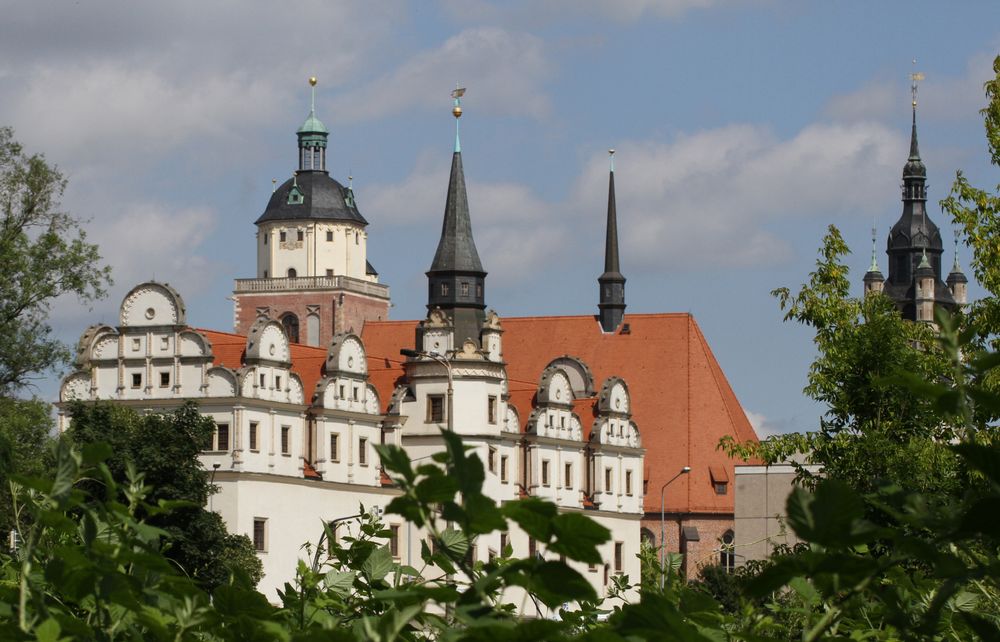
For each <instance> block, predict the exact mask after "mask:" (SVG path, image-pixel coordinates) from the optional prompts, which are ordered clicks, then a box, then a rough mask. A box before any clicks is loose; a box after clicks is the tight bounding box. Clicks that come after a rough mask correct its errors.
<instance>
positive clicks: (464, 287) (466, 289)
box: [462, 282, 469, 296]
mask: <svg viewBox="0 0 1000 642" xmlns="http://www.w3.org/2000/svg"><path fill="white" fill-rule="evenodd" d="M462 296H469V284H468V283H465V282H462Z"/></svg>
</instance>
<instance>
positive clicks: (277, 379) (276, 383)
mask: <svg viewBox="0 0 1000 642" xmlns="http://www.w3.org/2000/svg"><path fill="white" fill-rule="evenodd" d="M274 387H275V389H277V390H281V377H279V376H275V377H274Z"/></svg>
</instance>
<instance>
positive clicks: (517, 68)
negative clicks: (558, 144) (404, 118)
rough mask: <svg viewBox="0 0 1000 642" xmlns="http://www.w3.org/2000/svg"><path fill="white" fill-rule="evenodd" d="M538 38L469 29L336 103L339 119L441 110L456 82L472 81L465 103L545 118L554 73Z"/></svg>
mask: <svg viewBox="0 0 1000 642" xmlns="http://www.w3.org/2000/svg"><path fill="white" fill-rule="evenodd" d="M551 72H552V65H551V63H550V62H549V60H548V58H547V56H546V54H545V50H544V46H543V42H542V40H541V39H540V38H537V37H535V36H533V35H530V34H526V33H514V32H510V31H505V30H503V29H498V28H494V27H484V28H476V29H467V30H465V31H462V32H460V33H458V34H456V35H455V36H452V37H451V38H448V40H446V41H445V42H444V43H443V44H442V45H441V46H440V47H437V48H436V49H432V50H428V51H424V52H421V53H418V54H416V55H414V56H412V57H410V58H409V60H407V61H406V62H404V63H403V64H402V65H400V66H399V67H398V68H397V69H395V70H394V71H392V72H390V73H388V74H385V75H383V76H381V77H379V78H376V79H375V80H373V81H372V82H370V83H368V84H366V85H364V86H362V87H360V88H358V89H357V90H355V91H352V92H350V93H347V94H343V95H341V96H338V97H337V99H336V100H334V101H333V108H332V110H331V113H333V114H335V115H336V118H337V119H338V120H346V121H360V120H370V119H379V118H384V117H386V116H390V115H394V114H398V113H403V112H407V111H410V110H412V109H413V108H430V109H442V105H447V99H448V92H449V91H451V89H452V88H453V87H454V83H455V82H456V81H457V82H460V83H468V84H469V85H470V87H469V93H468V94H467V96H466V98H465V99H464V100H465V102H466V104H467V105H468V106H470V107H473V108H475V109H478V110H482V111H483V112H484V113H492V114H503V115H512V116H528V117H532V118H541V117H544V116H545V115H547V114H548V113H549V112H550V110H551V108H552V106H551V102H550V100H549V98H548V96H547V95H546V94H545V92H544V90H543V88H542V86H543V83H544V81H545V80H546V79H547V78H548V77H549V76H550V74H551Z"/></svg>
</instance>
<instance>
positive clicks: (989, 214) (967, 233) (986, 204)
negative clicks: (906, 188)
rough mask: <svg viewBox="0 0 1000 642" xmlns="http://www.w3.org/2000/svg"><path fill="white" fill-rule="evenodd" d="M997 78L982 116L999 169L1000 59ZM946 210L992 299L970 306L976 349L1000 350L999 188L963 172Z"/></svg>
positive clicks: (945, 204) (990, 85)
mask: <svg viewBox="0 0 1000 642" xmlns="http://www.w3.org/2000/svg"><path fill="white" fill-rule="evenodd" d="M993 71H994V72H995V74H996V75H995V77H994V78H992V79H991V80H989V81H987V82H986V84H985V85H984V87H985V90H986V98H987V99H988V103H987V105H986V107H985V108H983V109H982V111H981V112H980V113H982V115H983V120H984V124H985V127H986V144H987V146H988V147H989V150H990V159H991V162H992V163H993V165H994V166H995V167H998V168H1000V56H997V57H996V58H995V59H994V60H993ZM941 207H942V209H943V210H944V211H946V212H948V213H949V214H951V217H952V220H953V221H954V223H955V224H956V225H958V226H959V227H960V228H961V230H962V232H963V238H964V241H965V244H966V245H967V246H968V247H969V248H970V249H971V250H972V263H971V267H972V271H973V274H974V275H975V277H976V281H978V282H979V284H980V285H981V286H982V287H983V288H985V289H986V290H987V291H988V292H989V293H990V295H991V296H988V297H984V298H982V299H979V300H977V301H973V302H972V304H971V305H970V306H969V310H968V313H967V314H968V318H969V327H970V328H971V329H972V330H973V331H974V336H975V337H976V339H977V347H980V348H981V347H982V346H983V345H984V344H985V343H986V342H987V341H989V345H990V346H991V348H992V349H993V350H996V349H997V348H998V347H1000V344H998V343H997V342H996V337H997V336H998V335H1000V296H998V295H1000V186H998V187H997V188H996V191H995V193H990V192H989V191H987V190H985V189H980V188H977V187H974V186H973V185H972V184H970V183H969V180H968V179H967V178H966V177H965V174H963V173H962V171H958V173H957V174H956V176H955V182H954V184H953V185H952V188H951V193H950V194H949V195H948V197H947V198H946V199H944V200H943V201H941Z"/></svg>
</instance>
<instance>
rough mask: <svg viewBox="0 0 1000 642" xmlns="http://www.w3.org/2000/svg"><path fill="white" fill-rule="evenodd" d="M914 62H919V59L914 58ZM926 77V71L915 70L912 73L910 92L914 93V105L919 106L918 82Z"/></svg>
mask: <svg viewBox="0 0 1000 642" xmlns="http://www.w3.org/2000/svg"><path fill="white" fill-rule="evenodd" d="M913 64H914V65H916V64H917V59H916V58H914V59H913ZM923 79H924V72H922V71H914V72H913V73H911V74H910V93H912V94H913V107H914V109H916V107H917V83H919V82H920V81H921V80H923Z"/></svg>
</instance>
